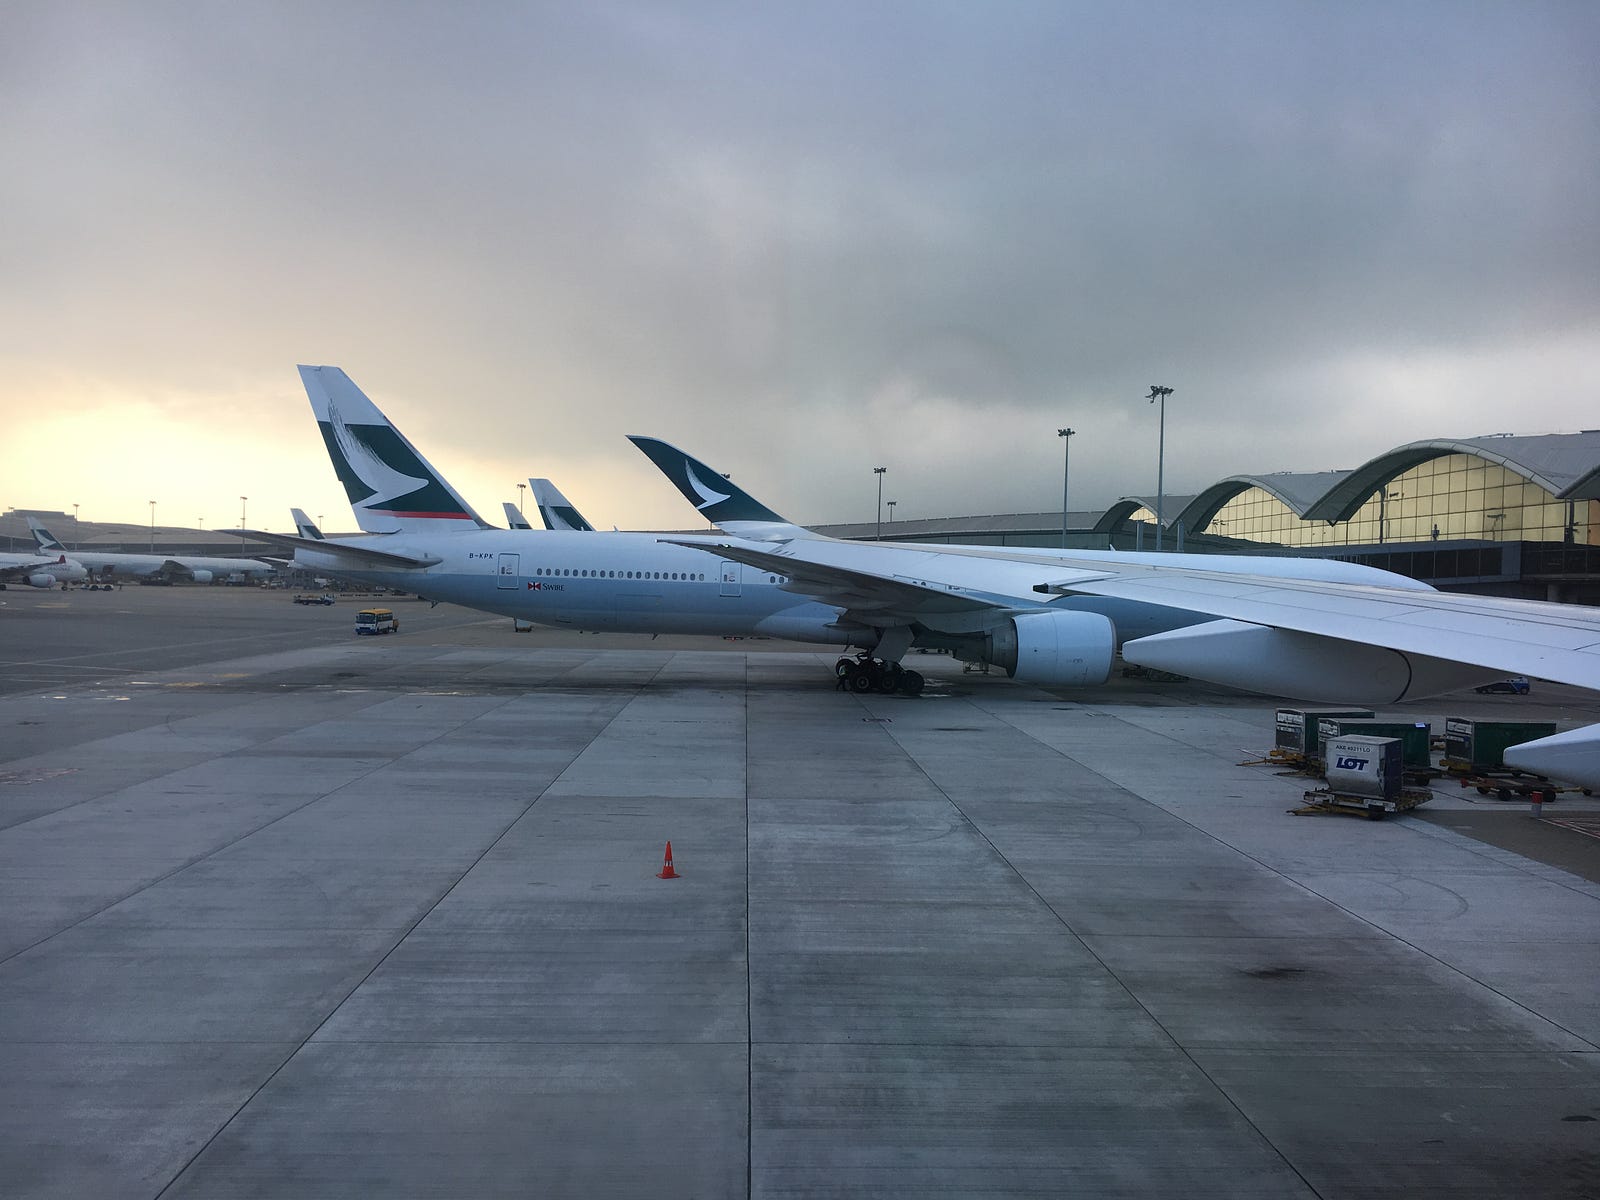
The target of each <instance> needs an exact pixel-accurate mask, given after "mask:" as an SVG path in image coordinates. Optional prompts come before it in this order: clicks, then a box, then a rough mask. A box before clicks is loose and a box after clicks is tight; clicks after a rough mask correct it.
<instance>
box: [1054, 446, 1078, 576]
mask: <svg viewBox="0 0 1600 1200" xmlns="http://www.w3.org/2000/svg"><path fill="white" fill-rule="evenodd" d="M1077 432H1078V431H1077V430H1076V429H1057V430H1056V436H1057V437H1058V438H1060V439H1061V445H1062V447H1063V453H1062V455H1061V548H1062V549H1063V550H1065V549H1066V548H1067V480H1068V479H1069V478H1070V477H1071V472H1072V435H1073V434H1075V433H1077Z"/></svg>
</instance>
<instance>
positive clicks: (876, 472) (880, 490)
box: [872, 467, 889, 542]
mask: <svg viewBox="0 0 1600 1200" xmlns="http://www.w3.org/2000/svg"><path fill="white" fill-rule="evenodd" d="M888 469H889V468H888V467H873V468H872V473H873V474H874V475H876V476H877V477H878V536H877V537H876V538H875V539H874V540H875V541H879V542H881V541H883V473H884V472H885V471H887V470H888Z"/></svg>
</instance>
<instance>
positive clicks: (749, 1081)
mask: <svg viewBox="0 0 1600 1200" xmlns="http://www.w3.org/2000/svg"><path fill="white" fill-rule="evenodd" d="M752 976H753V971H752V969H751V966H750V656H749V655H748V654H746V655H745V656H744V1042H745V1045H744V1194H745V1195H746V1196H753V1195H755V1187H756V1024H755V1011H754V1010H755V988H754V985H753V982H752Z"/></svg>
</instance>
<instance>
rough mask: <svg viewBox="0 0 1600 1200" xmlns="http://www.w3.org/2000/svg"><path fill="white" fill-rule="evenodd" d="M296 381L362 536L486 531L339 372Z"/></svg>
mask: <svg viewBox="0 0 1600 1200" xmlns="http://www.w3.org/2000/svg"><path fill="white" fill-rule="evenodd" d="M300 381H301V383H303V384H304V385H305V389H306V395H307V396H308V397H309V398H310V400H311V411H312V412H313V413H314V414H315V415H316V418H317V426H318V428H320V429H321V430H322V440H323V443H324V444H325V445H326V446H327V449H328V457H329V458H330V459H332V460H333V469H334V471H335V473H337V475H338V476H339V482H340V483H342V484H344V490H345V494H346V495H348V496H349V497H350V507H351V509H353V510H354V512H355V516H356V523H357V524H358V525H360V526H361V528H362V529H363V530H364V531H365V532H367V533H401V532H404V533H440V532H446V531H451V530H461V529H488V528H490V526H489V524H488V522H486V521H485V520H484V519H483V518H482V517H480V516H479V515H478V514H477V513H475V512H473V511H472V506H471V505H469V504H468V503H467V502H466V501H465V500H463V499H462V498H461V494H460V493H459V492H457V491H456V490H455V488H453V487H451V486H450V484H449V483H448V482H447V481H446V480H445V478H444V476H442V475H440V474H439V472H438V471H436V470H434V468H433V467H432V466H431V465H430V464H429V463H428V460H427V459H425V458H423V457H422V455H421V454H419V453H418V452H417V448H416V447H415V446H413V445H412V444H411V443H410V442H408V441H407V440H406V437H405V435H404V434H403V433H401V432H400V431H399V430H398V429H396V428H395V426H394V423H393V422H392V421H390V420H389V418H388V417H386V416H384V415H383V413H382V412H381V411H379V409H378V406H377V405H376V404H374V403H373V402H372V401H371V400H369V399H367V397H366V394H365V393H364V392H362V390H361V389H360V388H358V387H357V386H356V385H355V383H354V381H352V380H351V378H350V376H348V375H346V374H345V373H344V372H343V371H341V370H340V369H339V368H338V367H307V366H302V367H301V368H300Z"/></svg>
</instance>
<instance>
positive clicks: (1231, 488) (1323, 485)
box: [1177, 471, 1350, 529]
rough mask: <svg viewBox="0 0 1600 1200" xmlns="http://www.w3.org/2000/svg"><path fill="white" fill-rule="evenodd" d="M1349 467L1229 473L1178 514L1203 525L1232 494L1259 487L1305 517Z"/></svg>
mask: <svg viewBox="0 0 1600 1200" xmlns="http://www.w3.org/2000/svg"><path fill="white" fill-rule="evenodd" d="M1349 474H1350V472H1349V471H1313V472H1309V473H1304V474H1296V473H1294V472H1291V471H1280V472H1277V473H1275V474H1272V475H1230V476H1228V478H1226V479H1220V480H1218V481H1217V482H1216V483H1213V484H1212V485H1211V486H1210V487H1208V488H1207V489H1206V490H1205V491H1203V492H1201V493H1200V494H1199V495H1198V496H1196V497H1195V498H1194V499H1193V500H1192V501H1190V503H1189V505H1188V507H1186V508H1185V509H1184V510H1183V511H1182V512H1181V513H1179V514H1178V518H1177V519H1178V520H1180V521H1182V522H1183V527H1184V528H1185V529H1204V528H1206V526H1208V525H1210V524H1211V520H1212V518H1213V517H1215V516H1216V515H1217V514H1218V513H1219V512H1221V511H1222V508H1223V506H1224V505H1226V504H1227V503H1228V501H1229V500H1232V499H1233V498H1234V497H1235V496H1239V495H1242V494H1243V493H1245V492H1248V491H1249V490H1250V489H1251V488H1260V489H1261V490H1262V491H1263V492H1266V493H1267V494H1268V495H1270V496H1272V497H1273V498H1274V499H1276V500H1277V501H1278V502H1279V503H1281V504H1282V505H1283V506H1284V507H1286V508H1287V509H1289V511H1290V512H1292V513H1294V515H1295V516H1297V517H1300V518H1302V519H1304V517H1305V515H1306V510H1307V509H1308V508H1310V507H1311V506H1312V504H1314V503H1315V502H1316V501H1317V499H1318V498H1319V497H1321V496H1323V495H1325V494H1327V492H1328V491H1329V490H1330V489H1332V488H1334V487H1336V486H1338V485H1339V484H1340V483H1342V482H1343V481H1344V480H1345V478H1346V477H1347V476H1348V475H1349Z"/></svg>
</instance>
